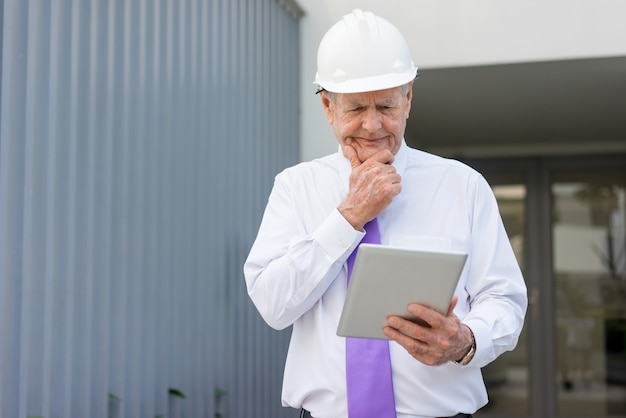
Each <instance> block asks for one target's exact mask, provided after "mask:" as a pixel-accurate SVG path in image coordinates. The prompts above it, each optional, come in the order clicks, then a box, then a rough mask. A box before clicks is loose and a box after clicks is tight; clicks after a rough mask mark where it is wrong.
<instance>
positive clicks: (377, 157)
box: [368, 149, 394, 165]
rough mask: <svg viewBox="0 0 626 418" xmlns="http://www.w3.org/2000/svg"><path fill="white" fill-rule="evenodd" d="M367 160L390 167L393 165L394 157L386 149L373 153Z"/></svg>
mask: <svg viewBox="0 0 626 418" xmlns="http://www.w3.org/2000/svg"><path fill="white" fill-rule="evenodd" d="M368 160H373V161H376V162H379V163H381V164H389V165H391V164H392V163H393V160H394V157H393V154H392V152H391V151H389V150H388V149H383V150H380V151H378V152H376V153H374V155H372V156H371V157H370V158H368Z"/></svg>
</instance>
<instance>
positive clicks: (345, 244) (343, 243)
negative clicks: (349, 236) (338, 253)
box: [339, 239, 350, 248]
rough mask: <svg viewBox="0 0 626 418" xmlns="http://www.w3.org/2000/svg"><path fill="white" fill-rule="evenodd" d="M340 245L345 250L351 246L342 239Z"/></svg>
mask: <svg viewBox="0 0 626 418" xmlns="http://www.w3.org/2000/svg"><path fill="white" fill-rule="evenodd" d="M339 245H341V246H342V247H343V248H347V247H348V246H349V245H350V244H349V243H348V241H346V240H345V239H342V240H340V241H339Z"/></svg>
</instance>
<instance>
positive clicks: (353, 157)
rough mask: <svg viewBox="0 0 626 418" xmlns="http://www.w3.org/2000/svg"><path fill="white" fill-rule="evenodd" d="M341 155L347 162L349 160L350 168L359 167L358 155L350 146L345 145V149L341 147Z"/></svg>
mask: <svg viewBox="0 0 626 418" xmlns="http://www.w3.org/2000/svg"><path fill="white" fill-rule="evenodd" d="M343 155H344V156H345V157H346V158H347V159H348V160H350V165H351V166H352V168H357V167H358V166H360V165H361V160H359V156H358V154H357V153H356V151H355V149H354V148H352V147H351V146H350V145H346V146H345V147H343Z"/></svg>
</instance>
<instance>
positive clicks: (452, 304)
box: [446, 295, 459, 316]
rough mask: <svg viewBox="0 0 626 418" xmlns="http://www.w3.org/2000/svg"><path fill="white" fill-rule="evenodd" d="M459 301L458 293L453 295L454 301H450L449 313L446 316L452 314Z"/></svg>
mask: <svg viewBox="0 0 626 418" xmlns="http://www.w3.org/2000/svg"><path fill="white" fill-rule="evenodd" d="M458 301H459V297H458V296H457V295H454V296H452V302H450V307H449V308H448V314H447V315H446V316H450V315H451V314H452V312H453V311H454V308H455V307H456V304H457V302H458Z"/></svg>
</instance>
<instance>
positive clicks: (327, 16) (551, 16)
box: [299, 0, 626, 160]
mask: <svg viewBox="0 0 626 418" xmlns="http://www.w3.org/2000/svg"><path fill="white" fill-rule="evenodd" d="M299 4H300V5H301V6H302V8H303V9H304V10H305V12H306V15H305V17H304V18H303V19H302V21H301V45H302V48H301V53H302V56H301V71H302V77H303V80H302V94H301V101H302V105H301V106H302V107H301V108H302V121H301V122H302V123H301V130H302V136H301V140H302V148H301V149H302V154H301V156H302V159H303V160H309V159H311V158H315V157H319V156H322V155H325V154H328V153H331V152H334V151H336V149H337V145H336V142H335V139H334V137H333V135H332V130H331V129H330V127H329V126H328V124H327V122H326V119H325V118H324V115H323V113H322V109H321V105H320V103H319V98H318V97H317V96H316V95H315V94H313V93H314V86H313V84H310V83H309V81H310V82H311V83H312V80H313V77H314V75H315V68H316V54H317V45H318V43H319V41H320V39H321V38H322V36H323V35H324V33H325V32H326V30H327V29H328V28H329V27H330V26H331V25H332V24H333V23H335V22H336V21H338V20H339V19H340V18H341V16H343V15H344V14H346V13H348V12H350V11H351V10H352V9H354V8H361V9H364V10H372V11H374V12H375V13H377V14H379V15H381V16H383V17H385V18H387V19H388V20H390V21H391V22H392V23H394V24H395V25H396V26H398V28H399V29H400V30H401V31H402V32H403V33H404V35H405V37H406V38H407V40H408V42H409V47H410V48H411V53H412V55H413V60H414V61H415V62H416V64H417V65H418V67H420V68H441V67H454V66H469V65H481V64H482V65H484V64H498V63H515V62H529V61H546V60H559V59H571V58H592V57H593V58H597V57H604V56H623V55H626V24H625V23H624V22H625V20H624V18H625V17H626V2H625V1H623V0H593V1H590V0H587V1H583V0H552V1H546V0H511V1H502V0H474V1H468V0H448V1H445V2H442V1H440V0H385V1H384V2H383V1H381V0H342V1H337V0H299ZM625 76H626V75H625Z"/></svg>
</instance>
